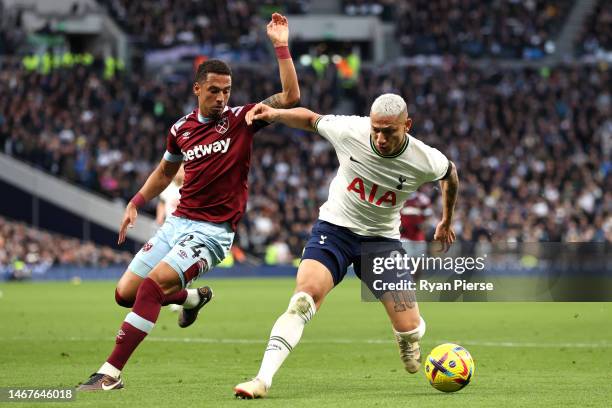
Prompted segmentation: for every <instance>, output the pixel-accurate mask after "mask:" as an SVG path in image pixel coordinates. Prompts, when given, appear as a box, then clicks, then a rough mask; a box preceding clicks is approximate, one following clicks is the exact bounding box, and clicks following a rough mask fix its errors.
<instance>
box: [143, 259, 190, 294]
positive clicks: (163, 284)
mask: <svg viewBox="0 0 612 408" xmlns="http://www.w3.org/2000/svg"><path fill="white" fill-rule="evenodd" d="M147 278H148V279H151V280H152V281H154V282H155V283H156V284H157V285H158V286H159V287H160V288H161V290H162V291H163V293H164V295H168V294H170V293H174V292H178V291H179V290H181V289H182V284H181V279H180V278H179V275H178V274H177V273H176V271H175V270H174V269H172V267H170V265H163V267H160V266H159V265H158V267H156V268H154V269H153V270H152V271H151V273H150V274H149V276H148V277H147Z"/></svg>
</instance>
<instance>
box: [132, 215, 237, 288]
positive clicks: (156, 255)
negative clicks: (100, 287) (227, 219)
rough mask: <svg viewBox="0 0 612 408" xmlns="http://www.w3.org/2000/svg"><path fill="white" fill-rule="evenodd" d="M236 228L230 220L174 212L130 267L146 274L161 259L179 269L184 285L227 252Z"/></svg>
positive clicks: (133, 270)
mask: <svg viewBox="0 0 612 408" xmlns="http://www.w3.org/2000/svg"><path fill="white" fill-rule="evenodd" d="M233 241H234V231H232V229H231V227H230V225H229V224H228V223H223V224H215V223H212V222H206V221H194V220H190V219H187V218H182V217H176V216H174V215H171V216H169V217H166V221H165V222H164V224H163V225H162V226H161V228H160V229H159V230H158V231H157V233H156V234H155V236H153V238H151V239H150V240H149V242H147V243H146V244H144V246H143V247H142V248H141V249H140V251H138V253H137V254H136V256H134V259H133V260H132V262H131V263H130V265H129V266H128V270H129V271H131V272H134V273H135V274H136V275H138V276H141V277H143V278H146V277H147V275H148V274H149V272H151V269H153V268H154V267H155V266H156V265H157V264H158V263H159V262H160V261H164V262H166V263H167V264H168V265H170V266H171V267H172V269H174V270H175V271H176V273H178V275H179V277H180V278H181V283H182V285H183V287H185V286H186V285H187V284H188V283H189V282H190V281H191V280H195V279H197V278H198V277H199V276H200V275H201V274H203V273H206V272H208V271H209V270H210V269H212V268H213V267H214V266H215V265H216V264H218V263H219V262H221V261H222V260H223V259H225V257H226V256H227V254H228V252H229V250H230V248H231V246H232V242H233Z"/></svg>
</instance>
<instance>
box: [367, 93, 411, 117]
mask: <svg viewBox="0 0 612 408" xmlns="http://www.w3.org/2000/svg"><path fill="white" fill-rule="evenodd" d="M404 112H406V114H407V113H408V107H407V106H406V101H404V98H402V97H401V96H399V95H396V94H392V93H386V94H382V95H380V96H379V97H378V98H376V99H375V100H374V103H373V104H372V109H370V114H372V113H375V114H377V115H380V116H399V115H401V114H403V113H404Z"/></svg>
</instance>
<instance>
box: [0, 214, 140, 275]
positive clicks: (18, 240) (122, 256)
mask: <svg viewBox="0 0 612 408" xmlns="http://www.w3.org/2000/svg"><path fill="white" fill-rule="evenodd" d="M131 257H132V255H131V254H130V253H129V252H120V251H116V250H114V249H112V248H109V247H100V246H97V245H95V244H94V243H92V242H82V241H80V240H78V239H75V238H68V237H65V236H62V235H58V234H53V233H49V232H46V231H43V230H40V229H37V228H33V227H30V226H27V225H25V224H23V223H20V222H15V221H11V220H8V219H5V218H3V217H0V276H2V275H5V274H7V275H8V276H9V278H10V279H27V278H30V277H31V276H32V274H42V273H44V272H45V271H46V270H47V269H49V268H50V267H51V266H54V265H78V266H100V267H105V266H110V265H119V264H126V263H127V262H129V261H130V260H131Z"/></svg>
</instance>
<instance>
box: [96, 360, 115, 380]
mask: <svg viewBox="0 0 612 408" xmlns="http://www.w3.org/2000/svg"><path fill="white" fill-rule="evenodd" d="M97 372H98V373H100V374H106V375H110V376H111V377H113V378H119V376H120V375H121V370H119V369H118V368H116V367H115V366H114V365H112V364H109V363H108V362H104V364H102V367H100V369H99V370H98V371H97Z"/></svg>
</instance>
